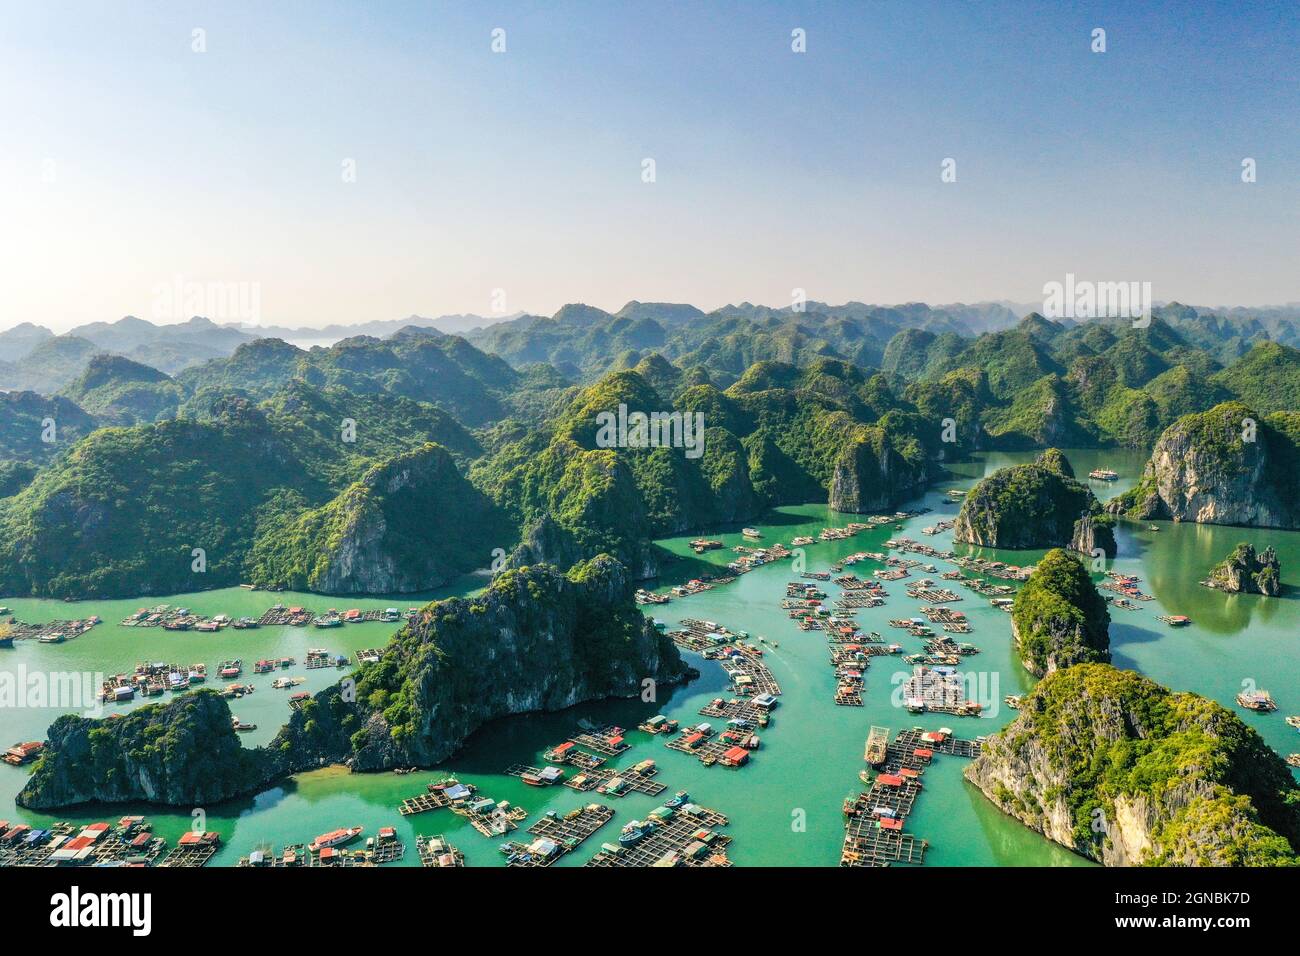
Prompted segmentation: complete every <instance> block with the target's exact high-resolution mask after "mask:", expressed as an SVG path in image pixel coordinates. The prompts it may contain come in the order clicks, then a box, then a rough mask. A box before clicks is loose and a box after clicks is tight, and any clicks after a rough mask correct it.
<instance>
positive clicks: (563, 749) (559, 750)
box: [551, 740, 573, 754]
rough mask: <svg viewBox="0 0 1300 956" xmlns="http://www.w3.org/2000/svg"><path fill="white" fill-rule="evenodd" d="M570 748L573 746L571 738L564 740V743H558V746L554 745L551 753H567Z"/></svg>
mask: <svg viewBox="0 0 1300 956" xmlns="http://www.w3.org/2000/svg"><path fill="white" fill-rule="evenodd" d="M572 748H573V741H572V740H567V741H565V742H564V743H562V744H560V746H558V747H556V748H555V749H554V750H552V751H551V753H553V754H563V753H568V752H569V751H570V750H571V749H572Z"/></svg>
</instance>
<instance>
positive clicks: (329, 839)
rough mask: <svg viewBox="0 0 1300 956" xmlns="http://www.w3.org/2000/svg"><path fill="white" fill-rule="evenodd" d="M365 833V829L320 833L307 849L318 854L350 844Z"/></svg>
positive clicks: (355, 828) (345, 829)
mask: <svg viewBox="0 0 1300 956" xmlns="http://www.w3.org/2000/svg"><path fill="white" fill-rule="evenodd" d="M364 831H365V827H344V828H342V829H339V830H331V831H329V833H322V834H321V835H320V836H318V837H317V838H316V839H314V840H312V841H311V843H310V844H309V845H308V846H307V849H308V850H310V851H311V852H312V853H319V852H320V851H321V850H324V849H326V848H327V847H333V846H342V845H343V844H345V843H351V842H352V841H353V840H355V839H356V838H357V837H359V836H361V834H362V833H363V832H364Z"/></svg>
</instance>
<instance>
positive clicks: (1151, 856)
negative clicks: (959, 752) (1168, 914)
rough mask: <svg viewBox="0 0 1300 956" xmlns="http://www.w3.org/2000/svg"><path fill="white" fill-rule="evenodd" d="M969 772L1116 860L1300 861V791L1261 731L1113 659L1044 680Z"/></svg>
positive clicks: (1036, 817) (1006, 806)
mask: <svg viewBox="0 0 1300 956" xmlns="http://www.w3.org/2000/svg"><path fill="white" fill-rule="evenodd" d="M965 773H966V779H968V780H969V781H971V782H972V783H973V784H975V785H976V786H977V787H979V789H980V790H981V791H983V792H984V794H985V796H987V797H988V798H989V799H990V800H992V801H993V802H994V803H995V804H997V806H998V807H999V808H1000V809H1002V810H1003V811H1004V812H1006V813H1008V814H1010V815H1011V816H1013V817H1015V818H1016V819H1018V820H1020V821H1021V822H1022V823H1024V824H1025V825H1026V826H1028V827H1030V828H1031V829H1034V830H1036V831H1038V832H1039V833H1042V834H1043V835H1044V836H1046V837H1047V838H1048V839H1050V840H1054V841H1055V842H1057V843H1060V844H1061V845H1063V846H1066V847H1069V848H1070V849H1071V850H1074V851H1075V852H1077V853H1080V854H1083V855H1084V856H1087V857H1090V858H1091V859H1094V860H1097V861H1098V862H1100V863H1103V864H1105V865H1106V866H1135V865H1158V866H1264V865H1290V866H1294V865H1296V864H1297V863H1298V862H1300V860H1298V859H1297V856H1296V845H1297V843H1298V842H1300V814H1297V811H1296V808H1295V806H1294V800H1295V799H1296V798H1297V797H1300V790H1297V787H1296V784H1295V781H1294V780H1293V779H1292V778H1291V775H1290V772H1289V771H1288V770H1287V767H1286V764H1285V763H1284V762H1283V761H1282V759H1281V758H1280V757H1279V756H1278V755H1277V754H1276V753H1274V752H1273V751H1272V750H1270V749H1269V748H1268V746H1267V745H1265V744H1264V742H1263V740H1262V739H1261V738H1260V737H1259V735H1258V734H1257V733H1256V732H1255V731H1254V730H1252V729H1251V728H1249V727H1247V726H1246V725H1245V724H1244V723H1242V721H1241V720H1240V718H1238V717H1237V716H1236V715H1235V714H1232V713H1231V712H1229V711H1227V710H1225V709H1224V708H1223V707H1220V706H1219V705H1218V704H1216V703H1214V702H1213V701H1208V700H1205V699H1204V698H1201V697H1197V696H1196V695H1194V694H1187V693H1182V694H1174V693H1171V692H1170V691H1169V690H1168V689H1166V688H1164V687H1161V686H1159V685H1158V684H1155V683H1154V682H1152V681H1150V680H1148V679H1146V678H1144V677H1141V676H1140V675H1138V674H1135V673H1133V672H1131V671H1119V670H1116V669H1115V668H1113V667H1110V666H1109V665H1105V664H1080V665H1078V666H1076V667H1069V668H1066V669H1064V670H1060V671H1057V672H1055V673H1052V674H1050V675H1048V676H1047V677H1046V678H1044V680H1043V681H1041V682H1040V683H1039V684H1038V686H1037V687H1036V688H1035V689H1034V691H1033V693H1032V694H1030V695H1029V697H1027V698H1026V699H1025V701H1024V703H1023V704H1022V706H1021V711H1020V714H1019V716H1018V717H1017V718H1016V720H1014V721H1013V722H1012V723H1011V724H1009V725H1008V726H1007V727H1006V728H1005V729H1003V730H1002V731H1001V732H1000V733H997V734H995V735H993V736H992V737H990V738H989V739H988V740H987V741H986V742H985V744H984V747H983V750H982V752H981V754H980V756H979V757H977V758H976V759H975V760H974V761H973V762H972V763H971V764H970V765H969V766H968V767H967V768H966V771H965Z"/></svg>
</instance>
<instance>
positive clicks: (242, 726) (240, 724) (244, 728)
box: [230, 717, 257, 734]
mask: <svg viewBox="0 0 1300 956" xmlns="http://www.w3.org/2000/svg"><path fill="white" fill-rule="evenodd" d="M230 725H231V726H232V727H234V728H235V730H237V731H238V732H239V733H241V734H242V733H247V732H248V731H250V730H256V729H257V724H248V723H245V722H244V721H242V720H240V719H239V718H238V717H232V718H231V719H230Z"/></svg>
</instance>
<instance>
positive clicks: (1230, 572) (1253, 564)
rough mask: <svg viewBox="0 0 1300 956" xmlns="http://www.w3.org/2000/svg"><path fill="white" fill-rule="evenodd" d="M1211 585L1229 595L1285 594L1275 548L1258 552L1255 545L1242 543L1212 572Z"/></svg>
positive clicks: (1271, 595) (1272, 595)
mask: <svg viewBox="0 0 1300 956" xmlns="http://www.w3.org/2000/svg"><path fill="white" fill-rule="evenodd" d="M1209 581H1210V584H1211V585H1212V586H1213V587H1215V588H1217V589H1218V590H1220V591H1227V592H1228V593H1229V594H1241V593H1243V592H1244V593H1246V594H1264V595H1268V596H1270V597H1276V596H1277V595H1279V594H1281V593H1282V567H1281V565H1280V564H1279V563H1278V560H1277V552H1276V551H1274V550H1273V549H1272V548H1271V547H1268V548H1265V549H1264V550H1263V551H1260V552H1258V553H1256V551H1255V548H1254V546H1253V545H1249V544H1239V545H1237V547H1235V548H1234V549H1233V551H1232V553H1231V554H1230V555H1228V556H1227V557H1226V558H1224V559H1223V561H1222V562H1220V563H1219V564H1218V565H1217V566H1216V567H1215V568H1214V570H1212V571H1211V572H1210V577H1209Z"/></svg>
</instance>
